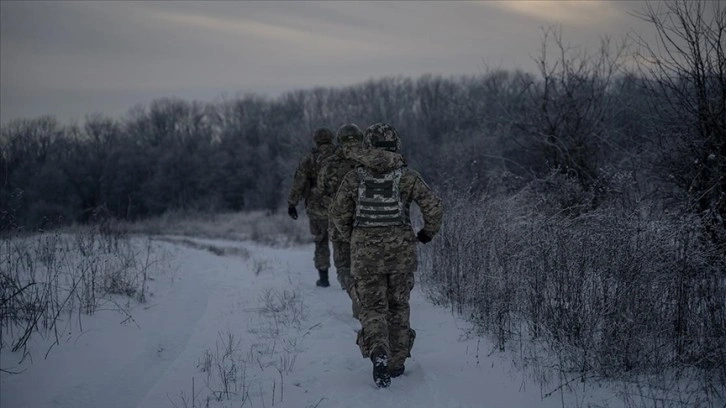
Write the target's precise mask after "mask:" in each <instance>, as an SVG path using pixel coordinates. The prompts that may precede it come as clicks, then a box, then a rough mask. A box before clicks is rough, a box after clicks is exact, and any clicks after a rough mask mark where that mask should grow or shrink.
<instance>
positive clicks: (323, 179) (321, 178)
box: [317, 162, 335, 209]
mask: <svg viewBox="0 0 726 408" xmlns="http://www.w3.org/2000/svg"><path fill="white" fill-rule="evenodd" d="M331 173H332V166H330V165H329V164H327V162H326V163H325V164H323V168H322V169H321V170H320V173H318V181H317V186H318V189H319V191H320V206H321V207H323V208H325V209H330V205H331V203H332V202H333V194H335V191H332V190H333V188H332V186H331V185H330V174H331Z"/></svg>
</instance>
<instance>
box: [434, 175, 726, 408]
mask: <svg viewBox="0 0 726 408" xmlns="http://www.w3.org/2000/svg"><path fill="white" fill-rule="evenodd" d="M553 178H562V176H560V175H553ZM547 181H548V182H554V180H552V179H550V180H547ZM537 187H539V186H538V185H537V184H535V183H532V184H530V185H528V186H527V187H526V188H524V189H522V190H520V191H519V192H518V193H517V194H513V195H507V194H503V195H497V194H492V195H490V196H487V197H485V198H483V199H482V201H481V205H480V206H478V207H472V206H470V205H469V204H468V202H467V200H449V202H448V204H449V205H448V206H447V208H448V209H449V211H448V212H447V215H446V220H445V222H444V227H443V230H442V231H441V234H440V236H439V237H438V239H436V240H435V241H434V242H432V243H431V245H430V246H428V247H425V248H424V249H422V250H421V255H422V266H423V267H422V271H423V272H424V273H423V276H422V280H423V281H424V284H425V285H426V289H427V291H428V292H429V293H430V295H431V297H432V299H434V300H435V301H437V302H439V303H441V304H445V305H448V306H450V307H451V308H452V310H455V311H457V312H458V313H462V314H463V315H465V316H468V317H469V318H470V320H471V321H472V322H474V323H475V325H476V327H477V328H478V329H479V330H480V333H485V334H487V335H488V336H491V337H492V338H494V339H495V340H496V342H495V343H496V344H498V346H499V350H500V351H505V350H508V351H510V352H512V353H514V354H515V355H516V358H517V359H518V360H519V362H520V363H521V365H522V366H523V367H526V368H527V369H528V370H532V372H533V373H534V374H535V375H538V376H540V377H541V379H542V380H544V381H547V382H548V383H550V384H552V383H554V384H555V385H558V384H559V385H562V386H575V387H577V386H578V384H579V385H581V384H582V383H584V382H592V381H595V382H597V381H602V380H606V381H614V382H619V383H621V386H622V391H623V395H624V397H625V398H626V399H632V398H635V399H634V400H633V401H632V402H633V405H634V406H639V405H640V404H642V403H643V401H645V402H646V404H645V405H653V406H684V407H686V406H718V401H723V398H724V395H725V394H724V393H725V392H726V387H725V385H726V383H725V382H724V380H725V379H726V342H725V341H724V340H725V339H726V276H725V275H724V270H726V261H725V260H724V257H723V254H722V253H721V252H719V251H720V249H719V248H718V247H716V246H715V245H713V243H712V242H711V241H710V240H709V239H708V237H707V236H705V233H704V231H703V228H702V226H701V224H700V222H699V220H698V217H696V216H683V215H679V214H667V213H666V214H663V213H659V212H658V211H657V210H655V209H654V208H653V205H654V203H652V202H649V201H642V202H640V203H639V205H638V206H636V207H634V208H622V207H620V206H618V205H617V203H610V202H604V203H602V204H601V205H600V207H599V208H598V209H596V210H591V211H587V212H586V213H583V214H579V215H577V216H575V215H572V214H571V211H562V209H561V208H560V206H559V205H558V204H557V203H556V202H553V199H556V198H559V197H557V195H556V194H553V193H548V194H542V191H538V188H537ZM563 190H564V189H563ZM563 194H564V193H563ZM553 373H559V376H556V377H554V378H552V375H553ZM636 397H637V398H636ZM636 402H637V403H636Z"/></svg>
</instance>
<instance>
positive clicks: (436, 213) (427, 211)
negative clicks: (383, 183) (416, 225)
mask: <svg viewBox="0 0 726 408" xmlns="http://www.w3.org/2000/svg"><path fill="white" fill-rule="evenodd" d="M414 174H415V176H416V179H415V181H414V183H413V200H414V201H415V202H416V204H418V206H419V208H420V209H421V215H422V216H423V221H424V227H423V230H424V231H425V232H426V235H428V236H429V237H433V236H434V235H435V234H436V233H437V232H439V228H441V218H442V217H443V214H444V208H443V204H442V202H441V199H440V198H439V197H438V196H437V195H436V194H435V193H434V192H433V191H432V190H431V188H430V187H429V186H428V184H426V182H425V181H424V180H423V178H422V177H421V175H420V174H418V173H414Z"/></svg>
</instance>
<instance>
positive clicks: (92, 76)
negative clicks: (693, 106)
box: [0, 1, 641, 123]
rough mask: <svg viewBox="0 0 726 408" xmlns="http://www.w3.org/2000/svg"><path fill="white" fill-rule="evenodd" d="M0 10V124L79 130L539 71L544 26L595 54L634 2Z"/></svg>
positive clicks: (37, 5) (42, 5)
mask: <svg viewBox="0 0 726 408" xmlns="http://www.w3.org/2000/svg"><path fill="white" fill-rule="evenodd" d="M515 3H516V4H513V3H511V2H483V3H476V2H413V1H410V2H409V1H404V2H280V1H275V2H201V1H200V2H170V1H162V2H108V1H104V2H60V1H52V2H40V1H32V2H15V1H3V2H1V3H0V8H1V9H0V85H1V86H0V112H1V115H2V117H0V121H2V122H3V123H5V122H7V121H8V120H11V119H13V118H15V117H29V116H36V115H40V114H54V115H56V116H58V117H59V118H61V119H62V120H67V119H73V118H74V119H81V118H82V117H83V114H84V113H91V112H95V111H101V112H103V113H106V114H109V115H113V116H119V115H121V114H123V113H124V112H126V110H127V109H128V108H129V107H131V105H132V104H134V103H137V102H139V103H144V102H148V101H149V100H151V99H153V98H155V97H162V96H170V95H176V96H179V97H183V98H189V99H203V100H211V99H214V98H215V96H218V95H219V94H220V93H221V92H223V91H226V92H227V93H228V94H234V93H237V92H238V91H243V92H257V93H262V94H270V95H276V94H278V93H280V92H282V91H285V90H291V89H299V88H305V87H312V86H318V85H322V86H337V85H345V84H352V83H355V82H360V81H364V80H367V79H370V78H378V77H382V76H388V75H403V76H410V77H416V76H419V75H421V74H424V73H433V74H442V75H458V74H474V73H481V72H483V71H484V70H485V69H486V68H487V67H494V68H505V69H512V68H519V69H526V70H529V69H532V68H533V64H532V61H531V56H533V55H535V54H536V53H537V52H538V50H539V45H540V44H539V43H540V38H541V30H540V28H541V27H542V26H544V25H547V24H550V23H557V22H560V23H561V24H562V26H563V30H564V34H565V37H566V38H568V39H571V41H572V39H575V40H576V41H573V42H578V43H585V44H591V45H594V44H595V43H596V41H597V40H598V37H599V36H602V35H606V34H612V35H621V34H623V33H625V32H627V31H628V30H630V29H632V28H633V27H634V26H637V25H638V24H640V22H639V21H638V20H637V19H635V18H634V17H632V16H629V15H628V14H627V13H628V11H630V10H633V9H638V8H640V7H641V5H640V4H639V3H634V2H630V3H629V2H584V3H576V2H552V3H546V2H535V3H527V2H515Z"/></svg>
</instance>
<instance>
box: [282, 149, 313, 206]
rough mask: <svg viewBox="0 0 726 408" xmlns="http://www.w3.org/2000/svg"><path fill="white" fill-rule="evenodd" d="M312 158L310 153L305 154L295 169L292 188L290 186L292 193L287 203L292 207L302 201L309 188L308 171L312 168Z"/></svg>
mask: <svg viewBox="0 0 726 408" xmlns="http://www.w3.org/2000/svg"><path fill="white" fill-rule="evenodd" d="M310 160H311V158H310V155H307V156H305V157H304V158H303V159H302V160H300V164H299V165H298V166H297V170H295V175H294V177H293V180H292V188H290V194H289V195H288V196H287V205H288V206H290V207H294V206H296V205H297V203H298V201H300V199H301V198H302V197H303V195H304V193H305V189H306V188H309V186H308V179H309V177H308V172H309V168H310Z"/></svg>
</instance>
